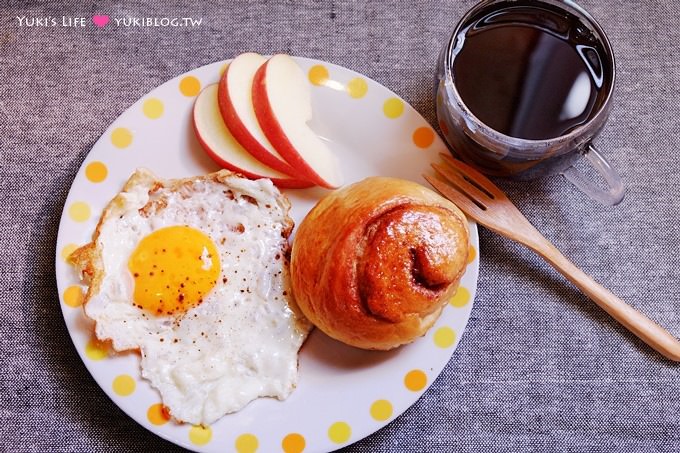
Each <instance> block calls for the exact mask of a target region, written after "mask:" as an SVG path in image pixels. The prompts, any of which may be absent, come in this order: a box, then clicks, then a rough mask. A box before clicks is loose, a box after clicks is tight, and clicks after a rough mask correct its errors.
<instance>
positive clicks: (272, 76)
mask: <svg viewBox="0 0 680 453" xmlns="http://www.w3.org/2000/svg"><path fill="white" fill-rule="evenodd" d="M252 102H253V107H254V108H255V115H256V117H257V120H258V122H259V123H260V126H261V128H262V131H263V132H264V134H265V136H266V137H267V139H268V140H269V142H270V143H271V144H272V145H273V146H274V148H275V149H276V150H277V151H278V153H279V154H280V155H281V156H282V157H283V158H284V159H286V161H287V162H288V163H289V164H290V165H291V166H292V167H293V168H295V169H296V170H297V171H298V172H299V173H298V175H299V177H302V178H304V179H307V180H309V181H312V182H313V183H315V184H318V185H320V186H322V187H326V188H329V189H332V188H336V187H339V186H340V185H342V176H341V174H340V166H339V163H338V161H337V159H336V157H335V156H334V155H333V153H332V152H331V150H330V149H329V148H328V147H327V146H326V144H325V143H324V142H323V141H322V140H321V139H320V138H319V136H318V135H316V133H314V131H313V130H312V129H311V128H310V127H309V126H308V125H307V122H308V121H310V120H311V119H312V100H311V93H310V89H309V84H308V82H307V79H306V77H305V75H304V73H303V72H302V69H300V66H298V64H297V63H296V62H295V60H293V59H292V58H291V57H290V56H288V55H283V54H279V55H274V56H273V57H271V58H270V59H269V60H267V62H266V63H264V64H263V65H262V66H260V68H259V69H258V70H257V72H256V73H255V77H254V78H253V87H252Z"/></svg>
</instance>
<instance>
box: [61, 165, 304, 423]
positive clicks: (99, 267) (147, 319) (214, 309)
mask: <svg viewBox="0 0 680 453" xmlns="http://www.w3.org/2000/svg"><path fill="white" fill-rule="evenodd" d="M289 207H290V206H289V203H288V200H287V199H286V198H285V197H284V196H283V195H281V194H280V192H279V191H278V189H276V188H275V187H274V186H273V184H272V183H271V182H270V181H269V180H266V179H261V180H258V181H251V180H248V179H245V178H241V177H239V176H237V175H235V174H233V173H231V172H228V171H225V170H223V171H220V172H217V173H214V174H211V175H207V176H204V177H197V178H190V179H181V180H168V181H162V180H159V179H158V178H156V177H155V176H154V175H153V174H151V173H150V172H148V171H146V170H137V171H136V172H135V173H134V174H133V175H132V177H131V178H130V179H129V181H128V182H127V184H126V185H125V187H124V189H123V191H122V192H121V193H120V194H118V195H117V196H116V197H115V198H114V199H113V200H112V201H111V203H110V204H109V206H108V207H107V208H106V209H105V211H104V213H103V215H102V218H101V220H100V221H99V224H98V226H97V229H96V231H95V233H94V235H93V241H92V243H90V244H88V245H86V246H84V247H82V248H80V249H78V250H76V251H75V252H74V253H73V255H71V261H72V262H73V263H74V264H75V265H76V266H77V267H78V268H79V269H80V271H81V273H82V275H83V276H84V277H86V278H87V279H89V289H88V293H87V295H86V302H85V304H84V310H85V314H86V315H87V316H88V317H89V318H91V319H93V320H94V321H95V323H96V324H95V325H96V327H95V331H96V335H97V337H98V338H99V339H100V340H110V341H111V343H112V345H113V348H114V349H115V350H117V351H124V350H130V349H135V350H139V351H140V354H141V374H142V377H144V378H145V379H148V380H149V381H150V383H151V385H152V386H153V387H154V388H156V389H157V390H158V391H159V392H160V395H161V398H162V401H163V404H164V405H165V406H166V407H167V408H168V409H169V412H170V414H171V415H172V416H173V417H174V418H175V419H176V420H179V421H183V422H189V423H193V424H206V425H207V424H211V423H213V422H214V421H216V420H217V419H219V418H220V417H222V416H223V415H225V414H227V413H230V412H234V411H237V410H239V409H241V408H243V407H244V406H245V405H246V404H248V403H249V402H250V401H252V400H253V399H255V398H258V397H265V396H267V397H275V398H278V399H284V398H286V397H287V396H288V395H289V394H290V393H291V391H292V390H293V389H294V388H295V385H296V382H297V367H298V350H299V348H300V346H301V345H302V343H303V342H304V340H305V338H306V335H307V333H308V331H309V324H308V322H307V321H306V320H305V319H304V317H302V315H301V314H299V311H298V310H297V307H296V306H295V302H294V300H293V298H292V293H291V291H290V285H289V276H288V265H287V258H286V255H287V251H288V240H287V238H288V235H289V234H290V231H291V229H292V226H293V224H292V220H291V219H290V218H289V217H288V210H289Z"/></svg>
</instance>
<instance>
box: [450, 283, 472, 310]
mask: <svg viewBox="0 0 680 453" xmlns="http://www.w3.org/2000/svg"><path fill="white" fill-rule="evenodd" d="M468 302H470V291H468V290H467V288H465V287H463V286H459V287H458V290H457V291H456V294H454V295H453V297H452V298H451V300H450V301H449V304H450V305H451V306H453V307H458V308H460V307H464V306H466V305H467V303H468Z"/></svg>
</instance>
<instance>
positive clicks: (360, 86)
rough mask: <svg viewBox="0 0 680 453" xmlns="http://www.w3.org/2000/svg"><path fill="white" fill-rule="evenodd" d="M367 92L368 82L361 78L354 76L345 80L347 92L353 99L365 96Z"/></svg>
mask: <svg viewBox="0 0 680 453" xmlns="http://www.w3.org/2000/svg"><path fill="white" fill-rule="evenodd" d="M367 92H368V84H367V83H366V80H364V79H363V78H361V77H355V78H353V79H352V80H350V81H349V82H347V93H348V94H349V95H350V96H351V97H353V98H354V99H359V98H362V97H364V96H366V93H367Z"/></svg>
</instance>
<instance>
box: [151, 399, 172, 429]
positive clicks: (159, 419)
mask: <svg viewBox="0 0 680 453" xmlns="http://www.w3.org/2000/svg"><path fill="white" fill-rule="evenodd" d="M146 418H147V419H149V421H150V422H151V424H153V425H156V426H160V425H164V424H166V423H167V422H168V421H170V414H168V410H167V409H166V407H165V406H163V405H162V404H161V403H156V404H152V405H151V406H149V410H147V411H146Z"/></svg>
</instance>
